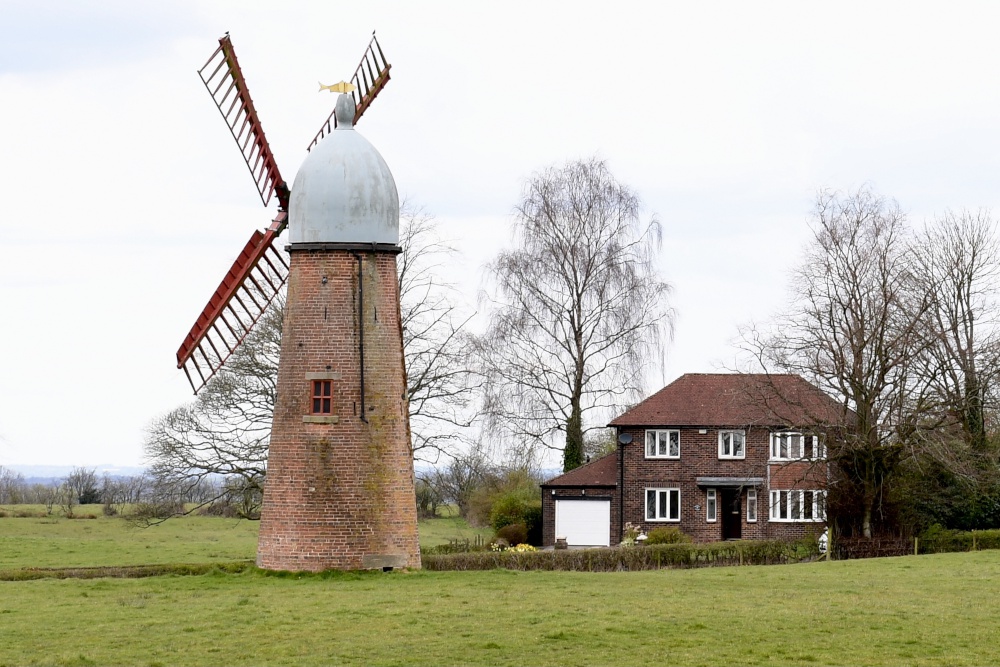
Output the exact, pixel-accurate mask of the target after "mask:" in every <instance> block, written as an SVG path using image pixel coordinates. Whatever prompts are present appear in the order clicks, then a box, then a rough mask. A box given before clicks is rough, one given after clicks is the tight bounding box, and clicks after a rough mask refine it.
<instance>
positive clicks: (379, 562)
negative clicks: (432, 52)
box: [177, 34, 420, 571]
mask: <svg viewBox="0 0 1000 667" xmlns="http://www.w3.org/2000/svg"><path fill="white" fill-rule="evenodd" d="M199 76H200V77H201V80H202V81H203V82H204V84H205V86H206V88H208V91H209V93H210V94H211V95H212V99H213V100H214V101H215V104H216V106H217V107H218V108H219V111H220V113H221V114H222V116H223V118H224V119H225V121H226V125H227V126H228V127H229V130H230V132H231V133H232V135H233V138H234V139H235V140H236V143H237V145H238V146H239V148H240V151H241V153H242V155H243V158H244V160H245V161H246V163H247V167H248V168H249V170H250V174H251V176H252V177H253V180H254V183H255V184H256V187H257V191H258V193H259V194H260V198H261V201H262V202H263V204H264V205H265V206H267V204H268V203H269V202H270V201H271V199H272V198H276V199H277V200H278V215H277V216H276V217H275V218H274V221H273V222H272V223H271V225H270V226H269V227H268V228H267V229H266V230H265V231H263V232H261V231H255V232H254V233H253V234H252V235H251V237H250V240H249V241H248V242H247V244H246V246H245V247H244V248H243V250H242V252H241V253H240V255H239V257H238V258H237V259H236V261H235V262H234V263H233V266H232V268H230V270H229V272H228V273H227V274H226V276H225V278H223V280H222V283H221V284H220V285H219V287H218V289H217V290H216V291H215V293H214V294H213V295H212V298H211V299H210V300H209V302H208V305H207V306H206V307H205V309H204V310H203V311H202V314H201V315H200V316H199V317H198V320H197V321H196V322H195V325H194V327H192V329H191V332H190V333H189V334H188V335H187V337H186V338H185V339H184V342H183V343H182V344H181V347H180V349H179V350H178V352H177V365H178V367H179V368H183V369H184V371H185V373H186V374H187V377H188V380H189V381H190V383H191V386H192V388H193V389H194V390H195V392H196V393H197V392H198V390H199V389H200V388H201V387H203V386H204V385H205V384H206V383H207V382H208V381H209V380H210V379H211V378H212V376H213V375H214V374H215V373H217V372H218V371H219V369H220V368H222V367H223V364H225V362H226V359H227V358H228V357H229V356H230V355H231V354H232V353H233V351H234V350H236V349H237V347H238V346H239V345H240V344H242V343H243V341H244V339H246V337H247V335H248V334H249V333H250V331H251V329H252V328H253V326H254V325H255V324H256V322H257V320H258V319H259V318H260V317H261V315H262V314H263V313H264V312H265V310H266V309H267V307H268V305H269V304H270V303H271V302H272V301H273V299H274V298H275V297H276V296H277V295H278V293H279V291H280V290H281V289H282V286H283V285H284V284H285V283H286V282H287V285H288V287H287V297H286V300H285V309H284V321H283V324H282V339H281V355H280V360H279V364H278V381H277V388H276V399H275V406H274V417H273V421H272V425H271V437H270V444H269V452H268V464H267V481H266V483H265V485H264V500H263V504H262V506H261V521H260V530H259V537H258V545H257V564H258V566H260V567H262V568H267V569H277V570H312V571H317V570H327V569H334V568H336V569H383V570H387V569H393V568H396V567H419V566H420V548H419V544H418V539H417V518H416V503H415V502H414V495H415V494H414V479H413V457H412V454H411V452H410V426H409V405H408V396H407V391H406V370H405V365H404V359H403V339H402V325H401V318H400V307H399V283H398V280H397V273H396V255H397V254H398V253H399V252H400V248H399V196H398V193H397V191H396V184H395V181H394V179H393V177H392V173H391V172H390V171H389V167H388V165H386V163H385V160H383V159H382V156H381V155H380V154H379V153H378V151H377V150H376V149H375V147H374V146H372V145H371V144H370V143H369V142H368V141H367V140H366V139H365V138H364V137H362V136H361V135H360V134H359V133H357V132H356V131H355V130H354V123H355V122H356V121H357V120H358V119H359V118H360V117H361V115H362V114H363V113H364V111H365V110H366V109H367V108H368V107H369V106H370V105H371V103H372V100H374V99H375V96H376V95H378V93H379V92H380V91H381V90H382V88H383V87H384V86H385V84H386V82H388V80H389V64H388V62H387V61H386V59H385V56H384V55H383V53H382V49H381V47H380V46H379V44H378V42H377V41H376V39H375V36H374V34H373V35H372V39H371V42H370V43H369V45H368V48H367V49H366V50H365V53H364V56H363V57H362V59H361V63H360V65H359V66H358V68H357V70H356V71H355V73H354V76H353V77H351V79H350V82H349V83H348V82H341V83H340V84H334V85H333V86H323V85H322V84H320V88H321V90H322V89H328V90H331V92H340V95H339V96H338V97H337V102H336V105H335V106H334V111H333V113H331V114H330V116H329V117H328V118H327V120H326V122H324V124H323V125H322V127H321V128H320V130H319V132H318V133H317V134H316V136H315V137H314V138H313V140H312V142H311V143H310V145H309V147H308V149H307V156H306V158H305V160H304V161H303V163H302V165H301V166H300V167H299V169H298V172H297V173H296V176H295V179H294V181H293V184H292V186H291V187H289V186H288V184H287V183H286V181H285V180H284V179H283V178H282V176H281V174H280V172H279V171H278V167H277V164H276V162H275V159H274V156H273V154H272V153H271V150H270V148H269V147H268V144H267V140H266V139H265V137H264V131H263V129H262V128H261V125H260V120H259V118H258V117H257V112H256V110H255V109H254V105H253V101H252V100H251V98H250V95H249V93H248V91H247V86H246V82H245V80H244V79H243V74H242V72H241V71H240V68H239V64H238V62H237V60H236V54H235V52H234V51H233V47H232V43H231V42H230V39H229V36H228V34H227V35H226V36H224V37H223V38H222V39H220V40H219V48H218V49H217V50H216V51H215V53H213V54H212V57H211V58H209V60H208V62H207V63H206V64H205V66H204V67H203V68H202V69H201V70H199ZM343 91H348V92H343ZM286 226H287V228H288V235H287V237H286V238H287V242H288V245H287V250H288V257H289V260H288V261H287V262H286V261H285V258H284V256H283V255H282V253H281V252H279V251H278V250H277V249H276V248H275V245H274V244H275V241H276V239H277V238H278V236H279V235H280V234H281V233H282V231H284V230H285V228H286Z"/></svg>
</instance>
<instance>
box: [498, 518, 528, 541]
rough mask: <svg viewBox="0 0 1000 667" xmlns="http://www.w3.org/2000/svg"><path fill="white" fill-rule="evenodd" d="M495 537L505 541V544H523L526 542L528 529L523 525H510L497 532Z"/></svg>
mask: <svg viewBox="0 0 1000 667" xmlns="http://www.w3.org/2000/svg"><path fill="white" fill-rule="evenodd" d="M497 537H498V538H501V539H504V540H507V544H524V543H525V542H527V541H528V527H527V526H525V525H524V524H523V523H512V524H508V525H506V526H504V527H503V528H501V529H500V530H498V531H497Z"/></svg>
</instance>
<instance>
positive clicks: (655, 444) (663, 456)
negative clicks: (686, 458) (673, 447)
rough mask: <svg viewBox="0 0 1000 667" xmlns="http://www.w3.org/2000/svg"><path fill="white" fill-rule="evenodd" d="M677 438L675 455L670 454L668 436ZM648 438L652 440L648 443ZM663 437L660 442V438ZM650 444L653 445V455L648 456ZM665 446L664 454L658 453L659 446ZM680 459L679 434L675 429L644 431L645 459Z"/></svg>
mask: <svg viewBox="0 0 1000 667" xmlns="http://www.w3.org/2000/svg"><path fill="white" fill-rule="evenodd" d="M671 435H675V436H676V437H677V453H676V454H671V453H670V436H671ZM650 436H652V438H653V440H652V442H650ZM661 436H662V437H663V440H662V441H661V440H660V438H661ZM650 444H652V445H653V453H652V454H650ZM661 445H665V446H666V448H665V452H666V453H664V454H661V453H660V446H661ZM680 457H681V432H680V430H678V429H676V428H659V429H653V428H650V429H646V458H647V459H679V458H680Z"/></svg>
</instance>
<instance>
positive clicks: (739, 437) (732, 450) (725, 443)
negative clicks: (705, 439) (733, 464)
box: [719, 431, 747, 459]
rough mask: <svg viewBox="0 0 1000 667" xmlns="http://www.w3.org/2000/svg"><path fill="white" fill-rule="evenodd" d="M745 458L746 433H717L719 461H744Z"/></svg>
mask: <svg viewBox="0 0 1000 667" xmlns="http://www.w3.org/2000/svg"><path fill="white" fill-rule="evenodd" d="M746 456H747V449H746V433H744V432H743V431H719V458H720V459H745V458H746Z"/></svg>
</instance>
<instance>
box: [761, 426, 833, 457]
mask: <svg viewBox="0 0 1000 667" xmlns="http://www.w3.org/2000/svg"><path fill="white" fill-rule="evenodd" d="M792 438H800V439H801V440H800V444H799V455H798V456H795V455H794V452H793V449H792ZM806 438H812V453H813V455H812V456H806V449H807V447H806V443H807V440H806ZM782 441H785V442H786V443H787V444H786V445H785V453H784V455H782V453H781V446H782V444H783V443H782ZM824 458H826V452H825V451H824V449H823V440H822V438H820V437H819V436H818V435H805V434H803V433H800V432H798V431H774V432H772V433H771V459H770V460H771V461H821V460H823V459H824Z"/></svg>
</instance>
